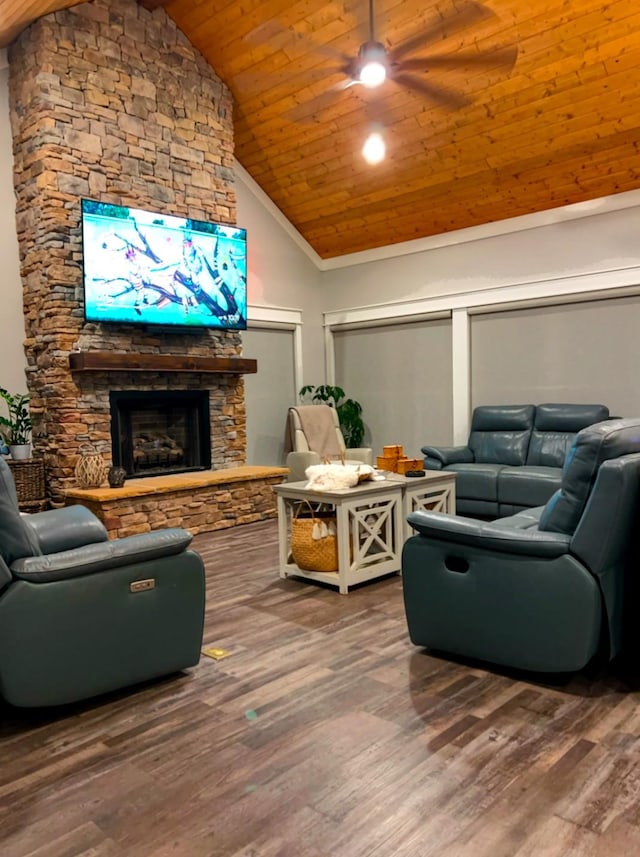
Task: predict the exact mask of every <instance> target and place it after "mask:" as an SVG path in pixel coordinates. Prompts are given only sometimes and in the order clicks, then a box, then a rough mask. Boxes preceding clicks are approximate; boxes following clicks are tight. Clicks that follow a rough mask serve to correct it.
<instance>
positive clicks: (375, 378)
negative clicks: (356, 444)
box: [334, 320, 452, 458]
mask: <svg viewBox="0 0 640 857" xmlns="http://www.w3.org/2000/svg"><path fill="white" fill-rule="evenodd" d="M334 341H335V355H336V383H337V384H338V385H339V386H341V387H342V388H343V389H344V390H345V392H346V394H347V396H349V397H351V398H353V399H356V400H357V401H359V402H360V404H361V405H362V409H363V419H364V423H365V427H366V435H365V445H366V446H372V447H373V451H374V456H377V455H381V454H382V447H383V446H385V445H388V444H395V443H400V444H402V445H403V446H404V452H405V455H407V456H408V457H409V458H421V457H422V453H421V452H420V447H421V446H423V445H424V444H426V443H430V444H447V443H449V442H450V437H451V410H452V408H451V392H452V384H451V322H450V321H449V320H439V321H420V322H413V323H407V324H390V325H385V326H382V327H369V328H364V329H360V330H345V331H340V332H338V333H336V334H335V335H334Z"/></svg>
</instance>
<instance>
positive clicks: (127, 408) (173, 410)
mask: <svg viewBox="0 0 640 857" xmlns="http://www.w3.org/2000/svg"><path fill="white" fill-rule="evenodd" d="M109 402H110V407H111V452H112V457H113V463H114V465H119V466H120V467H124V469H125V470H126V471H127V475H128V476H132V477H135V476H158V475H160V474H163V475H164V474H168V473H184V472H186V471H189V470H209V469H210V467H211V434H210V427H209V393H208V391H207V390H165V391H156V390H143V391H138V390H126V391H124V390H123V391H112V392H111V393H109Z"/></svg>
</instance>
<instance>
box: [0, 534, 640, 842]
mask: <svg viewBox="0 0 640 857" xmlns="http://www.w3.org/2000/svg"><path fill="white" fill-rule="evenodd" d="M194 546H195V548H196V549H197V550H199V551H200V553H201V554H202V556H203V558H204V560H205V564H206V569H207V610H206V623H205V637H204V645H206V646H216V647H220V648H224V649H226V650H228V651H229V652H230V655H229V656H228V657H226V658H223V659H221V660H219V661H215V660H212V659H210V658H207V657H203V658H202V660H201V662H200V664H199V665H198V666H197V667H196V668H194V669H193V670H190V671H188V672H187V673H183V674H181V675H179V676H171V677H168V678H165V679H162V680H161V681H157V682H153V683H149V684H146V685H143V686H140V687H137V688H132V689H129V690H126V691H121V692H118V693H114V694H110V695H108V696H106V697H102V698H100V699H97V700H92V701H88V702H84V703H82V704H78V705H74V706H69V707H65V708H63V709H55V710H47V711H28V710H17V709H11V708H10V707H8V706H4V707H2V708H0V716H1V720H0V759H1V765H0V799H1V800H0V855H2V857H605V855H606V857H609V855H613V854H615V855H621V857H624V856H625V855H635V854H639V853H640V705H639V702H640V691H639V690H638V687H639V686H640V685H639V683H638V680H637V678H636V677H634V676H633V675H631V676H630V675H629V674H623V673H622V672H621V671H620V670H618V669H617V668H616V667H615V666H610V667H608V668H607V669H601V670H600V672H598V671H596V670H591V671H590V670H586V671H584V672H583V673H581V674H579V675H576V676H573V677H571V678H569V679H552V678H550V677H546V678H545V677H541V676H531V675H526V674H523V673H518V674H515V673H513V674H511V673H510V672H509V671H506V670H501V669H498V668H490V667H488V666H487V665H486V664H480V663H477V662H474V663H468V662H465V661H463V660H460V659H455V658H447V657H446V656H444V655H442V654H436V653H430V652H426V651H424V650H421V649H416V648H415V647H414V646H412V644H411V643H410V641H409V639H408V635H407V631H406V625H405V620H404V610H403V605H402V581H401V578H400V577H399V576H397V575H392V576H390V577H388V578H385V579H382V580H378V581H374V582H372V583H370V584H367V585H365V586H362V587H360V588H357V589H355V590H353V591H352V592H350V594H349V595H348V596H341V595H339V594H338V593H337V591H335V590H333V589H329V588H326V587H322V586H316V585H312V584H308V583H304V582H302V581H297V580H293V579H289V580H280V579H279V577H278V574H277V532H276V524H275V522H273V521H266V522H261V523H258V524H251V525H248V526H245V527H237V528H234V529H231V530H225V531H221V532H218V533H209V534H202V535H199V536H197V537H196V538H195V540H194Z"/></svg>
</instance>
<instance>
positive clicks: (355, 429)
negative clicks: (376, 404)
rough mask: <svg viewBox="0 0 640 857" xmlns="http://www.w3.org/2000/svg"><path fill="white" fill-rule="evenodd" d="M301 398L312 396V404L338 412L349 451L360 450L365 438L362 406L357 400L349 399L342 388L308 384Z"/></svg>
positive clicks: (301, 392) (301, 391) (303, 388)
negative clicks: (328, 407) (317, 403)
mask: <svg viewBox="0 0 640 857" xmlns="http://www.w3.org/2000/svg"><path fill="white" fill-rule="evenodd" d="M300 396H301V397H302V398H304V396H310V397H311V401H312V402H323V403H324V404H327V405H330V406H331V407H332V408H335V409H336V411H337V412H338V422H339V423H340V430H341V431H342V435H343V437H344V442H345V446H346V447H347V449H358V447H360V445H361V444H362V439H363V438H364V423H363V422H362V416H361V415H362V405H361V404H360V402H356V401H355V399H347V398H346V393H345V391H344V390H343V389H342V387H332V386H331V385H328V384H321V385H320V386H319V387H315V386H313V385H312V384H307V385H306V386H304V387H302V389H301V390H300Z"/></svg>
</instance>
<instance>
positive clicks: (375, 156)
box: [362, 131, 387, 165]
mask: <svg viewBox="0 0 640 857" xmlns="http://www.w3.org/2000/svg"><path fill="white" fill-rule="evenodd" d="M386 153H387V147H386V145H385V142H384V137H383V136H382V134H381V133H380V131H372V132H371V133H370V134H369V136H368V137H367V139H366V140H365V143H364V146H363V147H362V157H363V158H364V159H365V161H366V162H367V163H368V164H371V165H375V164H379V163H380V161H383V160H384V156H385V155H386Z"/></svg>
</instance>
